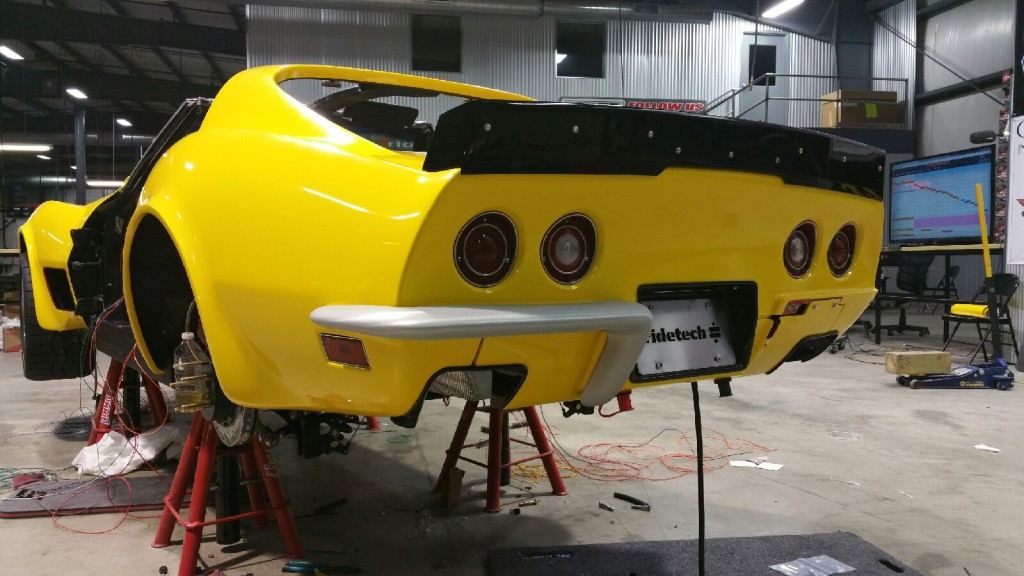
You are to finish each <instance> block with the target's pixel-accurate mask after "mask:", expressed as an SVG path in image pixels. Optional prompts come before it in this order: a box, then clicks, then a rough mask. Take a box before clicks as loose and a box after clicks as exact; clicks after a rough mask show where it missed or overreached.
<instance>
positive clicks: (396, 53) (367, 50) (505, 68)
mask: <svg viewBox="0 0 1024 576" xmlns="http://www.w3.org/2000/svg"><path fill="white" fill-rule="evenodd" d="M248 18H249V35H248V38H249V49H248V53H249V62H248V63H249V66H259V65H264V64H281V63H294V62H305V63H315V64H335V65H343V66H354V67H359V68H374V69H380V70H389V71H394V72H411V73H415V74H421V75H426V76H432V77H436V78H444V79H447V80H455V81H459V82H466V83H470V84H478V85H482V86H488V87H491V88H498V89H502V90H508V91H511V92H517V93H520V94H525V95H527V96H530V97H533V98H537V99H539V100H557V99H559V98H560V97H564V96H604V97H622V96H631V97H648V98H692V99H699V100H711V99H713V98H715V97H717V96H719V95H721V94H722V93H724V92H726V91H727V90H729V89H731V88H736V87H738V86H739V85H740V82H741V79H740V75H741V72H740V65H741V58H742V56H743V55H742V54H741V53H740V52H741V50H740V47H741V40H742V37H743V33H744V32H745V31H752V30H753V29H754V23H753V22H750V21H747V20H743V19H740V18H737V17H734V16H730V15H725V14H715V16H714V18H713V20H712V22H711V24H709V25H708V24H697V23H682V22H642V21H623V22H619V21H614V20H612V21H609V22H608V29H607V30H608V33H607V41H608V49H607V51H606V59H605V77H604V78H601V79H593V78H559V77H557V76H555V61H554V52H555V46H554V42H555V23H556V20H566V19H565V18H555V17H542V18H530V19H527V18H516V17H506V16H480V15H465V16H462V33H463V51H462V70H463V71H462V72H461V73H438V72H413V71H412V70H411V69H410V62H411V54H410V21H411V18H410V16H409V15H408V14H403V13H399V12H368V11H346V10H332V9H313V8H284V7H275V6H262V5H250V6H249V7H248ZM760 29H761V30H762V31H763V30H766V29H768V28H767V27H765V26H764V25H761V26H760ZM791 37H792V39H793V42H792V43H791V46H792V48H791V49H790V55H789V58H790V70H792V71H793V73H810V74H834V73H835V51H834V49H833V47H832V46H831V45H830V44H828V43H826V42H821V41H819V40H814V39H811V38H804V37H800V36H798V35H795V34H794V35H791ZM620 54H621V55H622V56H621V57H620ZM795 85H800V86H801V88H800V89H799V90H800V92H799V94H801V95H808V96H809V97H818V96H820V95H821V94H822V93H824V92H829V91H831V90H832V89H833V88H832V86H831V85H823V84H822V83H821V82H812V81H804V82H802V83H800V84H795ZM288 90H289V92H290V93H292V94H293V95H295V96H296V97H297V98H299V99H301V100H305V101H308V100H311V99H314V98H316V97H319V96H320V95H322V89H321V88H320V87H319V86H317V85H315V84H314V83H307V84H306V85H305V86H302V87H288ZM418 105H419V106H420V108H421V109H422V115H421V119H425V120H429V121H433V120H436V117H437V115H438V114H439V113H440V112H441V111H442V110H443V109H445V108H447V107H448V105H447V104H445V103H443V102H437V103H431V104H427V105H426V106H424V105H423V103H422V102H419V103H418ZM792 107H793V109H794V110H797V111H798V112H797V115H794V116H793V117H798V118H801V119H802V120H806V122H807V124H806V125H807V126H817V125H818V120H819V117H818V115H819V114H820V105H818V104H817V103H803V104H801V103H796V102H794V103H793V104H792Z"/></svg>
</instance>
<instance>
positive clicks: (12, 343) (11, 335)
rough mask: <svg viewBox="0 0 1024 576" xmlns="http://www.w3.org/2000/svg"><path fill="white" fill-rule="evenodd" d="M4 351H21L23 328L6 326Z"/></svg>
mask: <svg viewBox="0 0 1024 576" xmlns="http://www.w3.org/2000/svg"><path fill="white" fill-rule="evenodd" d="M3 348H4V352H21V328H20V327H18V328H4V332H3Z"/></svg>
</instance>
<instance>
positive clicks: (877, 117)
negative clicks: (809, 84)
mask: <svg viewBox="0 0 1024 576" xmlns="http://www.w3.org/2000/svg"><path fill="white" fill-rule="evenodd" d="M905 115H906V107H905V106H904V105H903V103H902V102H845V101H844V102H822V104H821V126H822V128H851V127H855V128H900V127H902V126H903V119H904V116H905Z"/></svg>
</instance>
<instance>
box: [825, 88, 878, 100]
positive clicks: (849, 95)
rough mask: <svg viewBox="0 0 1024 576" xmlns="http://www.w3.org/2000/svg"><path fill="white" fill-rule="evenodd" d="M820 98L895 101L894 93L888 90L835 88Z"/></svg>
mask: <svg viewBox="0 0 1024 576" xmlns="http://www.w3.org/2000/svg"><path fill="white" fill-rule="evenodd" d="M821 99H822V100H832V101H835V100H844V101H847V102H895V101H896V93H895V92H891V91H889V90H836V91H835V92H829V93H828V94H825V95H824V96H822V97H821Z"/></svg>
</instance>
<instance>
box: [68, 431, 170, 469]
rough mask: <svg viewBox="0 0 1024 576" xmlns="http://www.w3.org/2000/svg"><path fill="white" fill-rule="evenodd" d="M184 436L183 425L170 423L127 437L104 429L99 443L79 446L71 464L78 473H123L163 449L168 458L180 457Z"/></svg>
mask: <svg viewBox="0 0 1024 576" xmlns="http://www.w3.org/2000/svg"><path fill="white" fill-rule="evenodd" d="M185 435H186V431H185V430H184V428H183V427H182V426H178V425H175V424H174V423H167V424H164V425H163V426H161V427H160V428H158V429H156V430H154V431H152V432H146V433H144V434H142V435H139V436H135V437H133V438H131V439H130V440H129V439H127V438H125V437H124V436H123V435H121V434H120V433H118V432H107V433H106V434H105V435H104V436H103V438H101V439H100V441H99V442H97V443H95V444H93V445H92V446H86V447H85V448H82V450H81V451H79V452H78V455H77V456H75V459H74V460H72V461H71V464H72V465H73V466H75V467H76V468H78V473H79V474H89V475H92V476H100V477H106V476H117V475H119V474H127V473H128V472H131V471H133V470H136V469H137V468H139V467H140V466H142V465H143V464H144V463H145V462H146V461H148V460H152V459H154V458H156V457H157V456H158V455H159V454H160V453H161V452H163V451H164V450H166V451H167V458H169V459H175V458H178V457H179V456H181V449H182V446H183V444H184V442H185Z"/></svg>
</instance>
